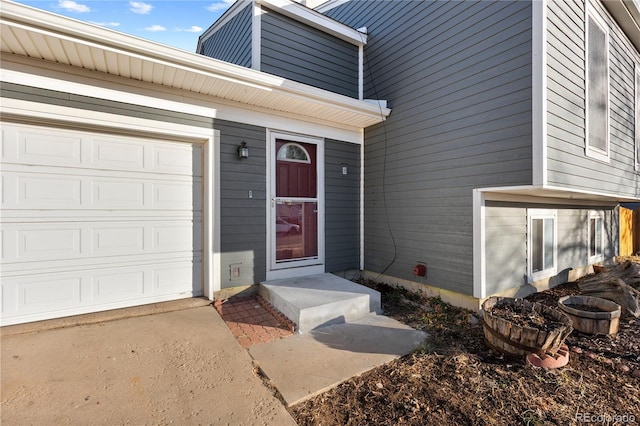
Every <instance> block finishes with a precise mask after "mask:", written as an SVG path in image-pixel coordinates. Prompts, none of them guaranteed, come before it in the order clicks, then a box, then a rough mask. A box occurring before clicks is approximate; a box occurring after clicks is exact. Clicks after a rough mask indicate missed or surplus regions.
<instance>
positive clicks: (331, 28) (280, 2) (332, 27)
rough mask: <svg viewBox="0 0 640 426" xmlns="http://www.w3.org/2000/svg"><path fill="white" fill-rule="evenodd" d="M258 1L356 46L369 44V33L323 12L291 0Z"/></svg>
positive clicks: (257, 0)
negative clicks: (342, 22) (329, 16)
mask: <svg viewBox="0 0 640 426" xmlns="http://www.w3.org/2000/svg"><path fill="white" fill-rule="evenodd" d="M255 1H256V2H257V3H259V4H262V5H264V6H266V7H269V8H271V9H274V10H276V11H277V12H279V13H282V14H283V15H285V16H288V17H289V18H292V19H295V20H296V21H298V22H302V23H304V24H306V25H309V26H310V27H313V28H316V29H318V30H320V31H323V32H325V33H327V34H331V35H333V36H335V37H338V38H339V39H341V40H344V41H347V42H349V43H351V44H354V45H356V46H364V45H365V44H367V35H366V34H363V33H361V32H360V31H358V30H355V29H353V28H351V27H349V26H347V25H344V24H341V23H340V22H338V21H336V20H334V19H331V18H328V17H326V16H324V15H323V14H322V13H319V12H316V11H315V10H313V9H309V8H308V7H306V6H303V5H301V4H300V3H296V2H294V1H291V0H255Z"/></svg>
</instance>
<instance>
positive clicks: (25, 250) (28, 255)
mask: <svg viewBox="0 0 640 426" xmlns="http://www.w3.org/2000/svg"><path fill="white" fill-rule="evenodd" d="M67 226H69V225H67ZM16 234H17V235H16V239H17V242H18V247H17V256H16V260H17V261H31V260H41V259H52V258H53V259H74V258H77V257H80V256H81V255H82V253H81V244H80V240H81V238H82V235H81V234H82V230H81V229H80V228H79V227H66V226H65V227H62V228H61V227H60V226H59V225H58V226H57V227H51V228H46V227H38V229H29V230H17V231H16Z"/></svg>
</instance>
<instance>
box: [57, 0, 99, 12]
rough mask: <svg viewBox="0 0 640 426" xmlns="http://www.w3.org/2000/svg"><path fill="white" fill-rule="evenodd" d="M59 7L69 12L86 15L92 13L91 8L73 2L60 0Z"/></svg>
mask: <svg viewBox="0 0 640 426" xmlns="http://www.w3.org/2000/svg"><path fill="white" fill-rule="evenodd" d="M58 7H59V8H61V9H64V10H66V11H68V12H78V13H86V12H91V8H90V7H89V6H87V5H85V4H79V3H76V2H75V1H73V0H58Z"/></svg>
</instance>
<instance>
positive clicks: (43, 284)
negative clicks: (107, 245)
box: [0, 261, 202, 325]
mask: <svg viewBox="0 0 640 426" xmlns="http://www.w3.org/2000/svg"><path fill="white" fill-rule="evenodd" d="M200 271H201V264H200V262H199V261H198V262H195V263H194V262H192V261H182V262H171V261H167V262H164V263H162V264H158V263H154V264H147V265H138V266H128V267H119V268H101V269H89V270H81V271H67V272H61V273H53V274H37V275H31V276H22V277H9V278H4V279H3V280H2V282H1V283H0V294H1V295H2V301H1V303H0V306H1V307H2V325H10V324H15V323H20V322H24V321H25V319H26V320H29V321H36V320H39V319H47V318H51V317H55V316H56V313H60V312H65V313H66V314H68V315H71V314H76V313H82V312H92V311H95V310H100V309H112V308H116V307H124V306H134V305H136V304H143V303H152V302H155V301H161V300H172V299H175V298H178V297H191V296H200V295H201V294H202V291H201V288H200V286H199V284H198V285H196V283H197V281H194V279H193V278H194V277H193V276H194V274H199V273H200Z"/></svg>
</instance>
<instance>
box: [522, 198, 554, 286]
mask: <svg viewBox="0 0 640 426" xmlns="http://www.w3.org/2000/svg"><path fill="white" fill-rule="evenodd" d="M544 219H553V266H552V267H550V268H546V269H543V270H541V271H536V272H533V232H531V230H532V229H533V221H534V220H544ZM542 234H543V237H544V235H545V233H544V232H543V233H542ZM543 246H545V244H544V242H543ZM543 257H544V255H543ZM557 273H558V211H557V210H549V209H527V276H528V277H529V282H530V283H533V282H535V281H539V280H542V279H544V278H549V277H552V276H554V275H557Z"/></svg>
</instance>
